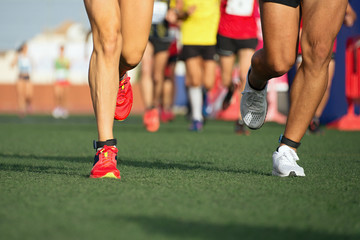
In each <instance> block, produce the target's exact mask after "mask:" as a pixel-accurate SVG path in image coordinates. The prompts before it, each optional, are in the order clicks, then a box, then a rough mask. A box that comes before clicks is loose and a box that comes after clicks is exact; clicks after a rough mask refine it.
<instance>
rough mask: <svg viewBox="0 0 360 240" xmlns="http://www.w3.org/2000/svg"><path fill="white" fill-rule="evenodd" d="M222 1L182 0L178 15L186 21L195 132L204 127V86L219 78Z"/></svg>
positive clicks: (185, 54)
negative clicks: (217, 68) (217, 64)
mask: <svg viewBox="0 0 360 240" xmlns="http://www.w3.org/2000/svg"><path fill="white" fill-rule="evenodd" d="M219 4H220V2H219V0H197V1H195V0H178V5H177V10H178V11H177V12H178V17H179V19H181V20H182V21H183V23H182V25H181V33H182V45H183V49H182V53H181V59H182V60H184V61H185V65H186V76H187V79H186V82H187V85H188V93H189V100H190V106H191V111H192V115H191V118H192V125H191V126H190V130H192V131H201V130H202V127H203V121H204V119H203V115H202V109H203V93H202V87H204V88H205V89H206V90H209V89H211V88H212V87H213V85H214V81H215V69H216V61H215V59H214V57H215V53H216V47H215V45H216V33H217V29H218V24H219V16H220V9H219Z"/></svg>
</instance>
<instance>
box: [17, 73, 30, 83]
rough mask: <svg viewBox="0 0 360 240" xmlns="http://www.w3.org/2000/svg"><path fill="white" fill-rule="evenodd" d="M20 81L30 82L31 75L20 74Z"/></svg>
mask: <svg viewBox="0 0 360 240" xmlns="http://www.w3.org/2000/svg"><path fill="white" fill-rule="evenodd" d="M19 79H20V80H23V81H29V80H30V75H29V74H27V73H20V74H19Z"/></svg>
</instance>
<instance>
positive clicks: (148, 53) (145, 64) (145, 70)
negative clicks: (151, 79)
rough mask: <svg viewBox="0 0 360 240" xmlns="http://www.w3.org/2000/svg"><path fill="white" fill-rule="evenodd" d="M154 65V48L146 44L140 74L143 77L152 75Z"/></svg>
mask: <svg viewBox="0 0 360 240" xmlns="http://www.w3.org/2000/svg"><path fill="white" fill-rule="evenodd" d="M153 65H154V46H153V45H152V44H151V43H150V42H148V43H147V45H146V48H145V52H144V56H143V58H142V60H141V72H142V74H145V75H151V74H152V68H153Z"/></svg>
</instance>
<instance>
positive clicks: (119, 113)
mask: <svg viewBox="0 0 360 240" xmlns="http://www.w3.org/2000/svg"><path fill="white" fill-rule="evenodd" d="M132 105H133V93H132V87H131V84H130V77H128V76H127V75H125V76H124V79H123V80H121V81H120V83H119V91H118V94H117V99H116V109H115V116H114V118H115V120H119V121H123V120H125V118H127V117H128V116H129V114H130V111H131V107H132Z"/></svg>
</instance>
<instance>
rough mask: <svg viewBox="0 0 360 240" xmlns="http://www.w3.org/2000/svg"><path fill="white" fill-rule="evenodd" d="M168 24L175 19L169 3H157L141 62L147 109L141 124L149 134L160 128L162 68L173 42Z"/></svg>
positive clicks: (167, 0)
mask: <svg viewBox="0 0 360 240" xmlns="http://www.w3.org/2000/svg"><path fill="white" fill-rule="evenodd" d="M171 21H176V17H175V18H174V16H173V12H172V11H170V0H156V1H155V2H154V9H153V17H152V24H151V30H150V37H149V42H148V43H147V46H146V49H145V52H144V56H143V59H142V62H141V90H142V96H143V100H144V104H145V108H146V109H145V113H144V117H143V123H144V125H145V128H146V130H148V131H149V132H156V131H157V130H158V129H159V127H160V112H159V109H160V103H161V97H162V94H163V87H164V81H165V69H166V65H167V63H168V59H169V47H170V45H171V43H172V41H173V39H174V38H173V37H172V36H171V35H170V33H169V24H170V22H171ZM167 107H168V106H167Z"/></svg>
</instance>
